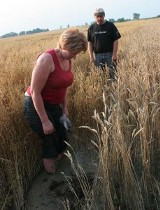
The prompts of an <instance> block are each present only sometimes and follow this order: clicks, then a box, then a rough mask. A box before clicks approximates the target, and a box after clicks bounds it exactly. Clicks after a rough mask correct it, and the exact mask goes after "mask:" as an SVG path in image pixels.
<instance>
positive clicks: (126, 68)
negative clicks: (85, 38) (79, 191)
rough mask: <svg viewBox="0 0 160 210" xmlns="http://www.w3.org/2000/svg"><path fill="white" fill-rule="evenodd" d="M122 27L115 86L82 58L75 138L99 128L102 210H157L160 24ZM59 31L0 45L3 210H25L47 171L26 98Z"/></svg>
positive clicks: (74, 95) (74, 96) (77, 69)
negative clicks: (25, 114) (29, 193)
mask: <svg viewBox="0 0 160 210" xmlns="http://www.w3.org/2000/svg"><path fill="white" fill-rule="evenodd" d="M117 27H118V29H119V30H120V32H121V34H122V38H121V39H120V47H119V61H118V68H117V70H118V72H117V83H111V82H110V81H109V80H108V72H107V70H106V73H105V74H104V73H102V72H100V71H95V69H94V67H93V66H90V65H88V62H89V59H88V55H87V53H86V54H81V55H79V56H77V60H76V61H73V71H74V75H75V81H74V84H73V85H72V87H71V88H70V91H69V99H68V107H69V113H70V118H71V119H72V121H73V122H74V125H75V127H76V128H77V133H79V132H78V127H79V126H89V128H93V129H95V133H96V135H95V145H97V149H98V152H99V157H100V168H101V170H100V174H98V175H97V176H101V177H102V178H103V181H102V182H103V185H102V186H103V189H102V190H103V196H104V199H103V201H104V209H106V210H107V209H109V210H112V209H113V210H114V209H121V210H125V209H126V210H135V209H136V210H151V209H155V210H158V209H160V182H159V181H160V166H159V158H160V143H159V139H160V129H159V128H160V123H159V119H160V96H159V92H160V73H159V70H160V36H159V34H160V19H152V20H142V21H131V22H127V23H119V24H117ZM80 30H81V29H80ZM83 31H86V28H83ZM60 33H61V31H56V32H48V33H41V34H38V35H33V36H24V37H23V36H22V37H18V38H17V37H16V38H9V39H3V40H2V39H1V40H0V46H1V52H0V73H1V77H0V99H1V100H0V113H1V114H0V136H1V137H0V139H1V141H0V169H1V170H0V208H1V209H7V207H8V206H11V205H14V206H15V208H16V209H17V210H19V209H22V208H23V206H24V205H25V195H26V193H27V190H28V188H29V186H30V183H31V182H32V180H33V178H34V177H35V176H36V175H37V173H38V172H39V170H40V168H41V167H42V163H41V149H40V148H41V142H40V140H39V139H38V138H37V136H36V135H34V134H33V133H32V132H31V130H30V129H29V127H28V125H27V124H26V122H25V120H24V117H23V110H22V108H23V95H24V91H25V90H26V88H27V86H28V85H29V83H30V78H31V72H32V68H33V65H34V62H35V59H36V57H37V56H38V55H39V54H40V53H41V52H43V51H44V50H46V49H49V48H52V47H55V46H56V43H57V40H58V37H59V34H60ZM87 70H88V72H87ZM94 110H96V111H95V112H94ZM92 116H93V117H92ZM82 130H83V129H81V131H82ZM83 132H84V133H85V132H86V129H84V131H83ZM86 133H87V134H86ZM86 133H85V135H84V136H87V135H88V132H86ZM91 133H92V132H89V135H91ZM79 135H80V133H79ZM93 135H94V134H93ZM87 139H90V138H87ZM88 141H89V140H88ZM84 142H85V140H84V141H83V140H82V144H84V147H85V143H84ZM75 144H76V142H75ZM93 192H94V189H93ZM92 196H93V195H92ZM84 206H85V204H84ZM87 206H88V205H87ZM91 207H92V206H88V209H91Z"/></svg>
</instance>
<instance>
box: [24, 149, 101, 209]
mask: <svg viewBox="0 0 160 210" xmlns="http://www.w3.org/2000/svg"><path fill="white" fill-rule="evenodd" d="M74 152H75V154H76V156H75V158H73V160H75V159H77V160H78V163H79V164H80V166H82V167H83V169H84V170H85V173H86V175H87V177H88V180H89V181H90V180H93V178H94V174H95V166H96V162H97V157H96V156H97V155H96V152H95V151H94V150H93V148H77V149H76V150H74ZM64 175H65V176H67V177H71V178H72V182H71V183H72V184H73V186H74V187H73V188H74V189H75V188H77V186H79V182H78V180H77V178H76V176H75V173H74V170H73V169H72V167H71V163H70V160H69V158H68V157H66V156H64V157H63V158H62V159H61V160H59V162H58V166H57V171H56V173H55V174H54V175H49V174H47V173H46V172H45V171H43V172H42V173H41V174H40V175H39V177H38V178H37V179H36V180H35V181H34V182H33V184H32V187H31V189H30V190H29V192H28V195H27V200H26V203H27V206H26V210H36V209H37V210H63V209H64V206H63V204H62V202H63V201H65V200H66V199H68V200H70V201H71V202H72V201H73V194H72V192H71V191H70V188H69V186H68V182H67V181H66V178H65V176H64ZM76 190H78V192H77V194H80V193H82V190H81V188H80V186H79V188H77V189H76ZM73 202H74V201H73Z"/></svg>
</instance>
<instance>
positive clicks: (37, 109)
mask: <svg viewBox="0 0 160 210" xmlns="http://www.w3.org/2000/svg"><path fill="white" fill-rule="evenodd" d="M86 50H87V39H86V37H85V35H84V34H83V33H82V32H80V31H79V30H78V29H75V28H74V29H68V30H66V31H64V32H63V33H62V34H61V36H60V38H59V42H58V46H57V48H55V49H50V50H48V51H46V52H44V53H43V54H41V55H40V56H39V57H38V59H37V61H36V64H35V66H34V69H33V72H32V77H31V84H30V86H29V87H28V88H27V91H26V92H25V99H24V115H25V118H26V119H27V121H28V123H29V125H30V127H31V128H32V129H33V131H35V132H36V133H37V134H38V135H39V136H40V137H41V138H42V142H43V144H42V154H43V165H44V168H45V170H46V171H47V172H48V173H55V160H56V159H57V158H60V157H61V156H62V153H63V151H64V150H65V148H66V144H65V142H64V141H66V133H65V128H64V126H63V124H62V123H61V122H60V118H61V116H62V115H63V114H64V115H65V116H67V115H68V110H67V88H68V87H69V86H70V85H71V84H72V82H73V73H72V66H71V60H72V59H75V58H76V55H77V54H79V53H80V52H82V51H83V52H86Z"/></svg>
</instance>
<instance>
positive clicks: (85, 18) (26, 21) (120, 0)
mask: <svg viewBox="0 0 160 210" xmlns="http://www.w3.org/2000/svg"><path fill="white" fill-rule="evenodd" d="M99 7H101V8H103V9H104V10H105V13H106V19H110V18H113V19H115V20H117V19H118V18H123V17H124V18H125V19H132V18H133V13H139V14H140V18H148V17H155V16H157V15H160V0H114V1H113V0H0V36H2V35H3V34H6V33H9V32H16V33H19V32H21V31H28V30H33V29H35V28H41V29H47V28H48V29H49V30H53V29H59V28H60V27H63V28H65V27H67V26H68V25H69V26H77V25H84V24H85V23H91V22H92V21H93V20H94V16H93V13H94V10H95V8H99Z"/></svg>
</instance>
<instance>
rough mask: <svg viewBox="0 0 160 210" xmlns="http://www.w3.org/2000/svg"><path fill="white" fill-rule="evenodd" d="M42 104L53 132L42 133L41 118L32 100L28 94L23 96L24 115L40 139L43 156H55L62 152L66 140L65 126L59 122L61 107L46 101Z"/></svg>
mask: <svg viewBox="0 0 160 210" xmlns="http://www.w3.org/2000/svg"><path fill="white" fill-rule="evenodd" d="M44 106H45V110H46V112H47V115H48V118H49V119H50V121H51V122H52V123H53V125H54V133H53V134H49V135H45V134H44V132H43V128H42V123H41V120H40V118H39V116H38V114H37V112H36V110H35V108H34V105H33V101H32V98H31V97H30V96H25V98H24V116H25V118H26V120H27V122H28V124H29V126H30V127H31V129H32V130H33V131H34V132H36V133H37V134H38V135H39V136H40V138H41V139H42V155H43V158H56V157H57V156H58V154H60V153H62V152H63V151H64V150H65V149H66V147H67V145H66V143H65V142H64V141H66V140H67V138H66V132H65V128H64V126H63V125H62V124H61V123H60V117H61V116H62V108H61V106H60V105H55V104H49V103H47V102H44Z"/></svg>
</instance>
